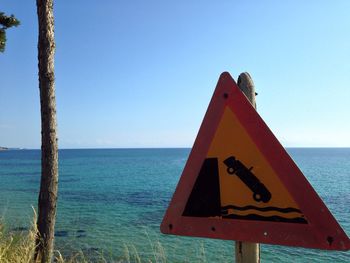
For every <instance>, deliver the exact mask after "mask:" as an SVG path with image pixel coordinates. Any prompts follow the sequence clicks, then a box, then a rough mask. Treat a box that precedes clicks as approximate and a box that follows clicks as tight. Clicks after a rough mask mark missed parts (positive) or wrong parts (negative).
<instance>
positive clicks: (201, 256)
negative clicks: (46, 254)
mask: <svg viewBox="0 0 350 263" xmlns="http://www.w3.org/2000/svg"><path fill="white" fill-rule="evenodd" d="M287 151H288V153H289V154H290V155H291V157H292V158H293V160H294V161H295V162H296V163H297V165H298V166H299V168H300V169H301V170H302V171H303V173H304V175H305V176H306V178H307V179H308V181H309V182H310V183H311V184H312V186H313V187H314V189H315V190H316V192H317V193H318V194H319V196H320V197H321V198H322V199H323V201H324V202H325V204H326V205H327V207H328V208H329V210H330V211H331V212H332V213H333V215H334V216H335V218H336V219H337V220H338V222H339V223H340V225H341V226H342V228H343V229H344V230H345V232H346V233H347V235H350V148H288V149H287ZM189 153H190V149H76V150H74V149H67V150H60V151H59V196H58V210H57V220H56V233H55V236H56V237H55V249H57V250H59V251H60V252H61V253H62V254H63V255H64V256H72V255H75V253H83V254H84V257H85V258H86V259H88V260H91V261H98V259H99V258H101V257H103V258H104V259H105V262H234V241H223V240H216V239H206V238H191V237H180V236H168V235H163V234H161V233H160V230H159V225H160V223H161V220H162V218H163V215H164V213H165V210H166V208H167V207H168V204H169V201H170V199H171V197H172V194H173V193H174V190H175V187H176V185H177V182H178V180H179V178H180V175H181V172H182V170H183V168H184V165H185V163H186V160H187V158H188V155H189ZM39 184H40V150H8V151H0V218H1V222H3V223H5V225H6V226H7V227H8V228H9V229H10V230H11V231H23V232H25V231H27V230H28V229H29V228H30V226H31V224H32V222H33V218H34V212H33V209H36V207H37V199H38V191H39ZM261 262H324V263H326V262H327V263H329V262H339V263H340V262H344V263H345V262H347V263H348V262H350V252H349V251H347V252H339V251H323V250H317V249H304V248H298V247H287V246H277V245H265V244H262V245H261Z"/></svg>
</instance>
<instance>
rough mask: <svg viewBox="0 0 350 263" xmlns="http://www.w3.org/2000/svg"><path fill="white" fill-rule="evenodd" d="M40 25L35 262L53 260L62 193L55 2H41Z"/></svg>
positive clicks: (41, 0)
mask: <svg viewBox="0 0 350 263" xmlns="http://www.w3.org/2000/svg"><path fill="white" fill-rule="evenodd" d="M36 4H37V14H38V22H39V38H38V62H39V63H38V66H39V90H40V106H41V183H40V193H39V201H38V208H39V213H38V221H37V226H38V237H37V240H36V245H37V248H36V253H35V256H34V257H35V261H37V260H40V261H41V262H42V263H49V262H51V259H52V253H53V241H54V233H55V219H56V202H57V191H58V149H57V148H58V147H57V135H56V126H57V123H56V98H55V75H54V54H55V39H54V15H53V0H37V1H36Z"/></svg>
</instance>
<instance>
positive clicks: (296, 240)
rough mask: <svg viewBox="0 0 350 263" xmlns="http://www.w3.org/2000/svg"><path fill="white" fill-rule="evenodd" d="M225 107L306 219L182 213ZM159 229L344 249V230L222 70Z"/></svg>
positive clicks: (348, 245) (349, 246) (346, 240)
mask: <svg viewBox="0 0 350 263" xmlns="http://www.w3.org/2000/svg"><path fill="white" fill-rule="evenodd" d="M226 106H229V107H230V108H231V110H232V111H233V112H234V113H235V115H236V117H237V118H238V120H239V122H240V123H241V124H242V126H243V127H244V128H245V130H246V132H247V134H248V135H249V136H250V137H251V139H252V140H253V142H254V143H255V144H256V146H257V148H258V149H259V150H260V152H261V153H262V154H263V155H264V157H265V158H266V160H267V161H268V162H269V164H270V165H271V167H272V169H273V170H274V171H275V172H276V174H277V175H278V176H279V179H280V180H281V182H282V184H284V186H285V187H286V189H287V190H288V191H289V193H290V195H291V196H292V197H293V199H294V200H295V202H296V203H297V204H298V206H299V208H300V210H301V211H302V212H303V214H304V216H305V218H306V219H307V221H308V224H298V223H282V222H278V223H276V222H268V221H249V220H239V219H234V220H232V219H222V218H202V217H188V216H182V213H183V210H184V208H185V205H186V203H187V200H188V197H189V195H190V194H191V191H192V188H193V186H194V183H195V181H196V179H197V176H198V174H199V171H200V168H201V166H202V163H203V160H204V159H205V158H206V155H207V153H208V150H209V147H210V144H211V141H212V140H213V138H214V135H215V132H216V130H217V127H218V125H219V122H220V120H221V117H222V115H223V112H224V109H225V107H226ZM160 229H161V232H162V233H164V234H175V235H184V236H196V237H208V238H217V239H227V240H240V241H246V242H255V243H267V244H278V245H286V246H300V247H306V248H318V249H326V250H349V249H350V240H349V238H348V237H347V235H346V233H345V232H344V231H343V229H342V228H341V227H340V225H339V224H338V222H337V221H336V219H335V218H334V217H333V215H332V214H331V212H330V211H329V210H328V208H327V207H326V205H325V204H324V203H323V201H322V200H321V198H320V197H319V196H318V195H317V193H316V192H315V190H314V189H313V188H312V186H311V185H310V183H309V182H308V181H307V179H306V178H305V177H304V175H303V174H302V172H301V171H300V169H299V168H298V167H297V165H296V164H295V163H294V161H293V160H292V159H291V157H290V156H289V155H288V153H287V152H286V150H285V149H284V148H283V146H282V145H281V144H280V143H279V141H278V140H277V139H276V137H275V136H274V134H273V133H272V132H271V130H270V129H269V127H268V126H267V125H266V124H265V122H264V121H263V119H262V118H261V117H260V116H259V114H258V113H257V112H256V110H255V109H254V108H253V107H252V106H251V104H250V103H249V101H248V100H247V99H246V98H245V96H244V95H243V93H242V92H241V91H240V90H239V88H238V86H237V84H236V83H235V81H234V80H233V79H232V77H231V76H230V74H229V73H228V72H224V73H222V74H221V76H220V78H219V81H218V84H217V86H216V89H215V92H214V95H213V97H212V99H211V101H210V104H209V107H208V110H207V112H206V114H205V117H204V120H203V122H202V125H201V127H200V129H199V132H198V135H197V138H196V140H195V143H194V145H193V148H192V150H191V153H190V155H189V158H188V160H187V163H186V165H185V168H184V170H183V173H182V176H181V178H180V181H179V183H178V185H177V187H176V190H175V193H174V195H173V198H172V200H171V202H170V205H169V208H168V209H167V212H166V214H165V216H164V219H163V222H162V224H161V227H160Z"/></svg>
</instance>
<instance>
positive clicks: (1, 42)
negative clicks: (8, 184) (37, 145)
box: [0, 12, 20, 150]
mask: <svg viewBox="0 0 350 263" xmlns="http://www.w3.org/2000/svg"><path fill="white" fill-rule="evenodd" d="M19 24H20V21H19V20H18V19H17V18H16V17H15V16H14V15H11V16H7V15H5V13H3V12H0V52H2V53H3V52H4V51H5V46H6V30H7V29H8V28H11V27H13V26H15V27H17V26H19ZM0 148H1V147H0ZM0 150H1V149H0Z"/></svg>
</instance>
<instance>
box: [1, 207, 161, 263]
mask: <svg viewBox="0 0 350 263" xmlns="http://www.w3.org/2000/svg"><path fill="white" fill-rule="evenodd" d="M33 211H34V217H33V220H32V223H31V227H30V229H29V230H28V231H21V232H19V231H10V230H7V229H6V227H5V225H4V224H2V223H1V222H0V262H1V263H32V262H33V258H34V252H35V239H36V233H37V228H36V212H35V210H34V209H33ZM150 242H151V241H150ZM151 246H152V250H153V259H152V260H150V259H149V260H147V261H146V262H148V263H163V262H166V257H165V253H164V249H163V247H162V245H161V244H160V243H159V242H156V243H151ZM54 262H55V263H56V262H57V263H95V262H97V263H107V262H115V263H134V262H135V263H141V262H145V261H144V259H143V260H142V259H141V257H140V255H139V253H138V251H137V249H136V247H135V246H134V245H132V244H131V245H126V244H125V245H124V255H123V257H122V258H121V259H118V260H114V259H108V260H107V259H105V255H103V254H102V255H100V256H98V257H97V258H96V257H95V259H94V260H93V261H91V260H90V259H87V258H86V257H85V256H84V253H83V252H77V253H75V254H74V255H73V256H70V257H69V258H64V257H63V256H62V254H61V253H60V252H59V251H57V250H55V251H54Z"/></svg>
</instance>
